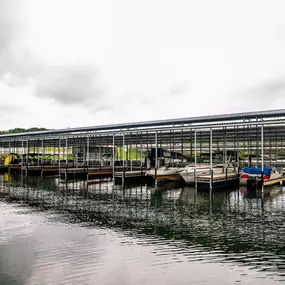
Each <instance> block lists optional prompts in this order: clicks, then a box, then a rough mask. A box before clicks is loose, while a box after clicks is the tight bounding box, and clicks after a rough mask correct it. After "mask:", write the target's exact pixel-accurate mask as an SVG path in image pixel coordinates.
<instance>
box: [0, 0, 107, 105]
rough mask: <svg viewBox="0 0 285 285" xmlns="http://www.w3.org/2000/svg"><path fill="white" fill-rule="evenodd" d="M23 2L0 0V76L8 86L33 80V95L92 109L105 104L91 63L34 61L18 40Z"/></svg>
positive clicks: (21, 33) (97, 77)
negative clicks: (72, 64)
mask: <svg viewBox="0 0 285 285" xmlns="http://www.w3.org/2000/svg"><path fill="white" fill-rule="evenodd" d="M19 3H21V5H23V3H24V0H23V2H20V1H15V0H0V80H1V81H4V82H5V83H6V84H8V85H10V86H20V85H25V84H27V83H28V82H29V80H31V81H32V82H33V83H34V84H35V95H36V96H37V97H39V98H50V99H53V100H55V101H56V102H57V103H60V104H77V105H78V104H81V105H84V106H85V107H86V106H88V107H90V108H92V110H94V109H95V110H101V109H104V108H107V106H108V105H107V104H106V103H105V102H104V100H103V99H104V98H103V89H102V88H101V87H100V79H99V72H98V70H96V69H95V68H94V67H90V66H86V65H76V66H46V65H45V64H43V63H42V62H39V61H37V60H36V59H35V58H34V57H33V56H32V55H31V53H30V52H29V50H28V49H27V48H26V47H25V46H24V45H23V43H22V42H21V38H22V36H23V35H24V33H25V27H24V26H23V25H22V24H21V25H20V23H21V21H20V18H21V8H22V7H21V6H20V5H19Z"/></svg>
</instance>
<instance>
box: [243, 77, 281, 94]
mask: <svg viewBox="0 0 285 285" xmlns="http://www.w3.org/2000/svg"><path fill="white" fill-rule="evenodd" d="M247 93H249V94H250V95H253V96H254V97H259V98H261V99H264V98H266V97H268V98H270V99H271V100H272V99H277V98H282V97H284V95H285V76H284V77H281V78H276V79H272V80H270V81H267V82H264V83H262V84H260V85H259V86H256V87H254V88H252V89H250V90H249V92H247Z"/></svg>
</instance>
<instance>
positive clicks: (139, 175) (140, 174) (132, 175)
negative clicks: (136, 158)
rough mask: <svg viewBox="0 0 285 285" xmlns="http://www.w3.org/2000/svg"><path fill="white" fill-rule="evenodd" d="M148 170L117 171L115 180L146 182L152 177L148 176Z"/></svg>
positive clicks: (121, 181)
mask: <svg viewBox="0 0 285 285" xmlns="http://www.w3.org/2000/svg"><path fill="white" fill-rule="evenodd" d="M145 174H146V170H134V171H115V172H114V180H115V182H119V183H131V182H146V181H149V180H150V178H151V177H149V176H146V175H145Z"/></svg>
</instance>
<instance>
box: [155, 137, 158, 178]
mask: <svg viewBox="0 0 285 285" xmlns="http://www.w3.org/2000/svg"><path fill="white" fill-rule="evenodd" d="M157 166H158V163H157V132H155V183H156V184H157Z"/></svg>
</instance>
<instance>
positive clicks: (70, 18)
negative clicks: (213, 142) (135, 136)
mask: <svg viewBox="0 0 285 285" xmlns="http://www.w3.org/2000/svg"><path fill="white" fill-rule="evenodd" d="M284 11H285V2H284V1H283V0H280V1H274V0H268V1H262V0H256V1H254V0H244V1H243V0H237V1H229V0H224V1H222V0H215V1H212V0H209V1H203V0H199V1H198V0H197V1H191V0H141V1H138V0H120V1H116V0H104V1H103V0H100V1H97V0H0V99H1V100H0V114H1V120H0V129H9V128H15V127H33V126H37V127H47V128H64V127H76V126H89V125H101V124H108V123H119V122H131V121H141V120H153V119H154V120H155V119H166V118H180V117H191V116H197V115H208V114H221V113H231V112H240V111H255V110H267V109H280V108H283V107H284V106H285V17H284Z"/></svg>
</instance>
